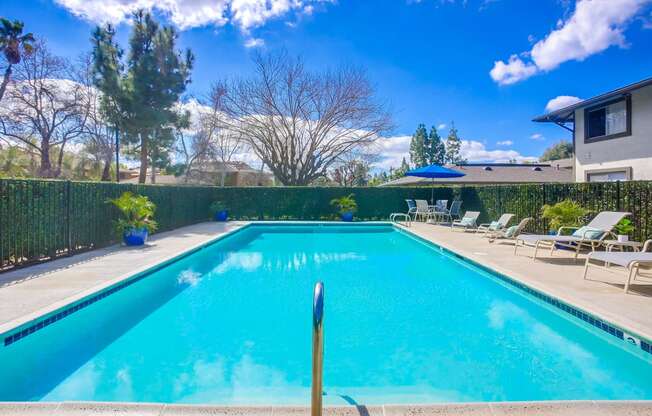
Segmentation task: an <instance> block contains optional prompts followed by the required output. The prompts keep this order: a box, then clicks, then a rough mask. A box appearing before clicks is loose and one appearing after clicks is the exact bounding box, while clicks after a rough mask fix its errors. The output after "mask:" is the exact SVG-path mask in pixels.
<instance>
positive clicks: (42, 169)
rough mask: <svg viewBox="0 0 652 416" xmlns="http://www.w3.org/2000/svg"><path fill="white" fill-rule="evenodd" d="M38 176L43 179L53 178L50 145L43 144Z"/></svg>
mask: <svg viewBox="0 0 652 416" xmlns="http://www.w3.org/2000/svg"><path fill="white" fill-rule="evenodd" d="M38 175H39V176H40V177H42V178H51V177H52V162H51V161H50V145H49V144H48V143H43V144H41V166H39V169H38Z"/></svg>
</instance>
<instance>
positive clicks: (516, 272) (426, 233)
mask: <svg viewBox="0 0 652 416" xmlns="http://www.w3.org/2000/svg"><path fill="white" fill-rule="evenodd" d="M247 224H249V223H248V222H229V223H214V222H211V223H202V224H197V225H193V226H188V227H183V228H179V229H177V230H174V231H170V232H165V233H160V234H157V235H155V236H154V237H153V238H152V239H151V241H150V243H149V244H148V246H146V247H144V248H125V247H119V246H112V247H108V248H105V249H100V250H95V251H92V252H88V253H84V254H79V255H76V256H72V257H69V258H62V259H58V260H55V261H52V262H47V263H43V264H40V265H36V266H31V267H27V268H24V269H19V270H14V271H11V272H8V273H4V274H0V333H3V332H5V331H7V330H10V329H12V328H15V327H16V326H18V325H20V324H22V323H25V322H29V321H30V320H32V319H34V318H37V317H39V316H41V315H43V314H44V313H47V312H48V311H52V310H56V309H58V308H60V307H61V306H64V305H66V304H68V303H70V302H72V301H75V300H78V299H81V298H83V297H85V296H87V295H89V294H92V293H94V292H96V291H98V290H101V289H103V288H106V287H108V286H111V285H113V284H115V283H117V282H120V281H121V280H124V279H127V278H128V277H130V276H132V275H134V274H136V273H139V272H142V271H144V270H147V269H148V268H150V267H152V266H155V265H157V264H159V263H161V262H164V261H167V260H169V259H172V258H174V257H176V256H178V255H180V254H183V253H184V252H188V251H192V250H194V249H195V248H197V247H200V246H202V245H204V244H206V243H208V242H209V241H211V240H213V239H215V238H218V237H219V236H223V235H226V234H227V233H229V232H232V231H234V230H237V229H239V228H241V227H243V226H245V225H247ZM401 228H402V229H404V230H407V231H409V232H412V233H414V234H415V235H418V236H419V237H421V238H423V239H426V240H428V241H431V242H434V243H436V244H438V245H440V246H442V247H445V248H447V249H449V250H451V251H453V252H456V253H458V254H460V255H463V256H465V257H468V258H470V259H471V260H474V261H476V262H479V263H482V264H484V265H486V266H488V267H490V268H492V269H494V270H496V271H498V272H500V273H503V274H505V275H507V276H509V277H511V278H513V279H514V280H517V281H520V282H522V283H524V284H526V285H528V286H530V287H532V288H534V289H537V290H539V291H541V292H544V293H547V294H548V295H551V296H553V297H556V298H559V299H561V300H563V301H565V302H567V303H570V304H572V305H575V306H576V307H578V308H581V309H584V310H585V311H587V312H589V313H592V314H594V315H596V316H599V317H601V318H603V319H605V320H607V321H609V322H611V323H613V324H616V325H618V326H621V327H623V328H626V329H628V330H631V331H632V332H633V333H635V334H639V335H641V336H643V337H646V338H648V339H650V338H652V278H645V277H643V278H641V279H640V280H637V281H636V282H634V285H633V286H632V287H631V290H632V292H633V293H630V294H624V293H623V291H622V288H623V284H624V281H625V276H624V273H623V272H622V270H618V269H617V268H614V269H613V270H602V269H598V268H593V269H592V270H591V275H590V278H591V279H592V280H588V281H584V280H583V279H582V268H583V264H584V263H583V261H577V262H574V261H573V260H572V257H571V255H570V254H569V253H566V252H563V251H557V252H556V253H555V256H554V257H552V258H550V257H545V256H544V257H542V259H540V260H537V261H533V260H532V258H531V257H529V256H531V255H532V249H530V248H523V249H519V253H518V255H516V256H514V254H513V250H514V249H513V245H512V244H509V243H506V242H499V241H497V242H495V243H489V242H488V241H487V239H485V238H483V237H481V236H480V235H478V234H475V233H463V232H453V231H451V230H450V228H449V227H444V226H437V225H431V224H423V223H415V224H413V225H412V227H409V228H407V227H401ZM546 254H547V253H546ZM309 412H310V411H309V409H308V408H306V407H248V406H245V407H229V406H190V405H166V404H140V403H74V402H63V403H38V402H37V403H0V415H25V416H29V415H37V414H38V415H40V414H43V415H45V414H48V415H89V416H90V415H103V414H111V415H120V414H122V415H159V416H167V415H223V416H245V415H246V416H248V415H251V416H299V415H308V414H309ZM324 414H325V415H326V416H416V415H610V414H622V415H651V416H652V402H646V401H609V402H599V401H597V402H596V401H563V402H509V403H463V404H442V405H382V406H343V407H327V408H325V410H324Z"/></svg>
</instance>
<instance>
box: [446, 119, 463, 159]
mask: <svg viewBox="0 0 652 416" xmlns="http://www.w3.org/2000/svg"><path fill="white" fill-rule="evenodd" d="M461 147H462V141H461V140H460V138H459V137H458V135H457V129H456V128H455V123H454V122H451V129H450V131H449V132H448V137H447V138H446V163H450V164H451V165H455V164H459V163H464V162H465V160H464V159H463V158H462V155H461V154H460V149H461Z"/></svg>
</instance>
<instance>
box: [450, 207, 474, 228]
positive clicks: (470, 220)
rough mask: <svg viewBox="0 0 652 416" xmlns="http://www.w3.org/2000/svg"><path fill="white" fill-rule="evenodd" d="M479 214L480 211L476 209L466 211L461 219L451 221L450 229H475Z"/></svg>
mask: <svg viewBox="0 0 652 416" xmlns="http://www.w3.org/2000/svg"><path fill="white" fill-rule="evenodd" d="M479 216H480V212H478V211H466V212H465V213H464V216H463V217H462V219H460V220H455V221H453V222H451V229H452V230H455V229H457V228H462V229H463V230H464V231H467V230H475V229H476V228H477V227H478V225H477V222H478V217H479ZM456 227H457V228H456Z"/></svg>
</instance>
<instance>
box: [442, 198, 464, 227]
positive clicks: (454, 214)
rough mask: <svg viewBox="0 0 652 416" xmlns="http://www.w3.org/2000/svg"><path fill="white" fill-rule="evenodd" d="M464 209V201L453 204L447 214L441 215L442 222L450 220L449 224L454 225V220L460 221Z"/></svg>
mask: <svg viewBox="0 0 652 416" xmlns="http://www.w3.org/2000/svg"><path fill="white" fill-rule="evenodd" d="M461 209H462V201H460V200H459V199H456V200H454V201H453V202H451V207H450V208H449V209H447V210H446V212H444V213H442V214H439V215H441V217H442V220H443V219H445V218H448V222H450V223H452V222H453V219H460V210H461Z"/></svg>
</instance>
